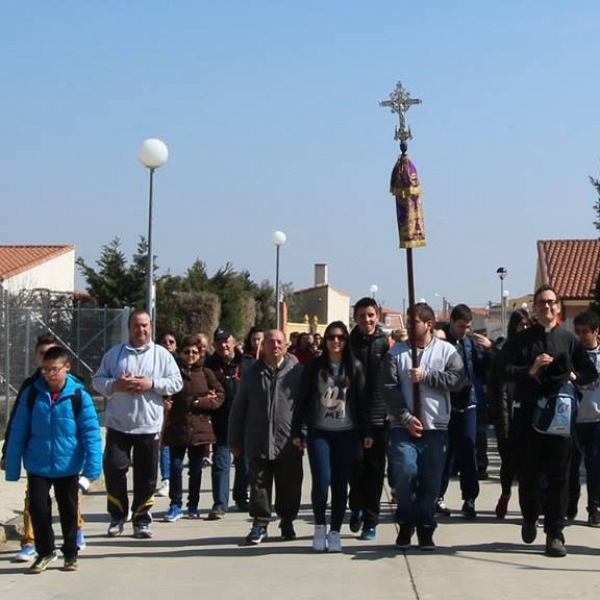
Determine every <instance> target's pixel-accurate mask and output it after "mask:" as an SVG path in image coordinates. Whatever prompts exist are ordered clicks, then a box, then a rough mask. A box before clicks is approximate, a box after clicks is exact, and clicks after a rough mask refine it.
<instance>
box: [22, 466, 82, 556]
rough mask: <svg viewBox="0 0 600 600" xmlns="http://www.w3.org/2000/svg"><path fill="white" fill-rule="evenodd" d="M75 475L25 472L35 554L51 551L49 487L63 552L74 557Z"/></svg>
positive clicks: (75, 544) (52, 544) (75, 528)
mask: <svg viewBox="0 0 600 600" xmlns="http://www.w3.org/2000/svg"><path fill="white" fill-rule="evenodd" d="M78 480H79V476H78V475H70V476H68V477H56V478H48V477H41V476H39V475H33V474H32V473H28V474H27V484H28V486H29V512H30V514H31V523H32V525H33V533H34V535H35V546H36V550H37V553H38V556H47V555H48V554H50V553H51V552H54V550H55V546H54V531H53V529H52V502H51V500H50V488H51V487H52V486H54V495H55V497H56V503H57V504H58V514H59V516H60V526H61V529H62V535H63V546H62V548H61V550H62V553H63V554H64V555H65V557H66V558H74V557H76V556H77V494H78V487H77V485H78Z"/></svg>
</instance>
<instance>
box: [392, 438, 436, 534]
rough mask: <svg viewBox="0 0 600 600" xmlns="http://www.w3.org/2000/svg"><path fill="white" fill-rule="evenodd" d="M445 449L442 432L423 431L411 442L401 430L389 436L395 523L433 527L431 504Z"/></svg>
mask: <svg viewBox="0 0 600 600" xmlns="http://www.w3.org/2000/svg"><path fill="white" fill-rule="evenodd" d="M447 447H448V433H447V432H446V431H424V432H423V436H422V437H421V438H415V437H413V436H411V435H410V433H409V432H408V431H407V430H406V429H404V428H403V427H393V428H392V429H390V432H389V461H390V463H391V468H392V472H393V478H394V483H395V486H396V488H395V489H396V500H397V502H398V507H397V509H396V521H397V522H398V523H400V524H406V525H413V526H417V527H434V528H435V527H436V521H435V501H436V499H437V497H438V495H439V491H440V482H441V480H442V473H443V472H444V465H445V463H446V451H447Z"/></svg>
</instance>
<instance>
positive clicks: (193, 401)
mask: <svg viewBox="0 0 600 600" xmlns="http://www.w3.org/2000/svg"><path fill="white" fill-rule="evenodd" d="M181 348H182V351H181V357H180V360H179V368H180V369H181V377H182V379H183V388H182V389H181V391H180V392H177V394H175V395H174V396H173V397H172V398H171V400H167V401H166V402H167V403H170V406H169V407H168V410H167V416H166V423H165V427H164V431H163V442H164V443H165V444H166V445H168V446H170V448H171V477H170V481H169V498H170V499H171V506H170V508H169V511H168V512H167V514H166V515H165V516H164V518H163V520H164V521H166V522H168V523H173V522H174V521H178V520H179V519H181V517H182V516H183V510H182V508H181V505H182V501H183V486H182V471H183V459H184V457H185V453H186V451H187V454H188V460H189V485H188V504H187V508H188V512H187V515H188V518H190V519H198V518H199V517H200V515H199V513H198V503H199V501H200V483H201V481H202V459H203V458H204V445H205V444H212V443H214V442H215V441H216V437H215V432H214V430H213V426H212V419H211V414H212V412H213V411H214V410H216V409H217V408H219V407H220V406H221V405H222V404H223V401H224V399H225V393H224V391H223V386H222V385H221V384H220V383H219V381H218V380H217V378H216V376H215V374H214V373H213V371H211V370H210V369H205V368H204V367H203V366H202V362H201V360H200V359H201V356H202V350H201V348H200V347H199V343H198V338H197V337H196V336H194V337H188V338H185V339H184V340H183V342H182V344H181Z"/></svg>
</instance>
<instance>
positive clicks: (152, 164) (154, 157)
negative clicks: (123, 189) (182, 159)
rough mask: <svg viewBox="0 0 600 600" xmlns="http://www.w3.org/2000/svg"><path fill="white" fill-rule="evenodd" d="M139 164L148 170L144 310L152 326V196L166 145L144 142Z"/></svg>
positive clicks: (153, 314) (166, 156) (160, 142)
mask: <svg viewBox="0 0 600 600" xmlns="http://www.w3.org/2000/svg"><path fill="white" fill-rule="evenodd" d="M138 158H139V160H140V162H141V163H142V164H143V165H144V166H145V167H146V168H147V169H150V190H149V196H148V260H147V266H146V310H147V311H148V314H149V315H150V321H151V323H152V325H154V324H155V320H156V307H155V302H154V300H155V298H154V255H153V254H152V194H153V183H154V171H155V170H156V169H158V168H159V167H162V166H163V165H164V164H165V163H166V162H167V159H168V158H169V149H168V148H167V146H166V144H165V143H164V142H162V141H161V140H157V139H156V138H150V139H147V140H144V141H143V142H142V145H141V146H140V149H139V151H138Z"/></svg>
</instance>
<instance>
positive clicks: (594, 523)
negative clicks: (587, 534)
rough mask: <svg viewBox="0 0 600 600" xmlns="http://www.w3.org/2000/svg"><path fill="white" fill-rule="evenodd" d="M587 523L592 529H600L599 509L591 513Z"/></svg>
mask: <svg viewBox="0 0 600 600" xmlns="http://www.w3.org/2000/svg"><path fill="white" fill-rule="evenodd" d="M587 522H588V525H589V526H590V527H600V511H599V510H598V509H597V508H593V509H592V510H590V511H589V513H588V520H587Z"/></svg>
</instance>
